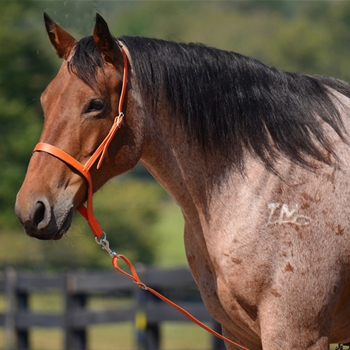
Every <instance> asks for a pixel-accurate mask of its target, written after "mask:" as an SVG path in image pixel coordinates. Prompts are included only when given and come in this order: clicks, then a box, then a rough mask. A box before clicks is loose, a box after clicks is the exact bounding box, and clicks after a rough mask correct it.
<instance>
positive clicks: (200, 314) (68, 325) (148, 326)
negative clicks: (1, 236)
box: [0, 268, 225, 350]
mask: <svg viewBox="0 0 350 350" xmlns="http://www.w3.org/2000/svg"><path fill="white" fill-rule="evenodd" d="M138 274H139V276H140V278H141V281H142V282H144V283H145V284H146V285H148V286H151V287H152V288H154V289H156V290H158V291H160V292H162V293H164V294H165V295H166V296H168V297H169V298H171V299H172V300H173V301H175V302H176V303H178V304H179V305H180V306H181V307H183V308H185V309H186V310H187V311H189V312H190V313H192V314H193V315H194V316H195V317H196V318H198V319H199V320H200V321H202V322H207V323H211V324H212V326H213V327H214V329H216V330H219V329H220V325H219V324H217V323H216V322H215V321H214V320H213V319H212V318H211V316H210V315H209V314H208V312H207V310H206V309H205V307H204V305H203V303H202V301H201V299H200V297H199V293H198V291H197V287H196V285H195V283H194V281H193V279H192V276H191V273H190V272H189V270H188V269H186V268H181V269H172V270H163V269H154V268H152V269H144V268H143V269H141V270H139V271H138ZM50 291H51V292H52V291H56V292H59V293H60V294H62V296H63V298H64V308H63V310H62V312H61V313H59V314H57V313H55V314H54V313H47V312H40V313H38V312H33V311H31V310H30V308H29V302H28V301H29V297H30V294H31V293H34V292H40V293H45V292H46V293H48V292H50ZM1 293H2V294H4V295H5V298H6V304H7V309H6V312H4V313H0V327H3V328H4V330H5V345H4V349H5V350H14V349H18V350H30V349H31V348H30V330H31V329H32V328H33V327H44V328H60V329H62V330H63V331H64V344H63V346H62V348H63V349H65V350H86V349H88V344H87V328H88V327H89V326H92V325H97V324H108V323H109V324H110V323H121V322H130V321H132V322H135V330H136V331H135V344H136V345H135V346H136V349H137V350H160V339H161V332H160V325H161V323H163V322H165V321H174V322H189V320H188V319H187V318H186V317H185V316H184V315H182V314H181V313H180V312H178V311H177V310H175V309H173V308H172V307H170V306H169V305H167V304H165V303H163V302H161V301H159V299H157V298H155V297H154V296H153V295H152V294H151V293H149V292H147V291H145V290H143V289H140V288H138V287H137V286H136V285H135V283H133V282H132V281H131V280H130V279H128V278H126V277H125V276H122V275H120V274H117V273H115V271H111V272H105V271H103V272H68V273H62V274H50V273H41V274H34V273H29V272H23V271H17V270H15V269H13V268H8V269H6V270H5V271H4V272H3V273H0V294H1ZM97 294H98V295H100V296H104V295H108V296H110V295H121V296H124V297H125V296H127V297H128V298H129V299H130V302H129V303H127V305H121V306H119V307H113V308H111V309H108V310H106V309H101V310H89V309H88V308H87V302H88V299H89V298H90V297H91V296H94V295H97ZM140 319H141V320H142V322H140ZM203 332H204V331H203ZM210 346H211V348H212V349H215V350H221V349H225V347H224V344H223V342H222V341H221V340H220V339H218V338H215V337H213V338H212V342H211V345H210Z"/></svg>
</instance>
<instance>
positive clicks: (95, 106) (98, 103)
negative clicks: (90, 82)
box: [85, 100, 104, 113]
mask: <svg viewBox="0 0 350 350" xmlns="http://www.w3.org/2000/svg"><path fill="white" fill-rule="evenodd" d="M103 107H104V103H103V101H102V100H92V101H91V102H90V104H89V106H88V107H87V108H86V111H85V113H92V112H99V111H101V110H102V109H103Z"/></svg>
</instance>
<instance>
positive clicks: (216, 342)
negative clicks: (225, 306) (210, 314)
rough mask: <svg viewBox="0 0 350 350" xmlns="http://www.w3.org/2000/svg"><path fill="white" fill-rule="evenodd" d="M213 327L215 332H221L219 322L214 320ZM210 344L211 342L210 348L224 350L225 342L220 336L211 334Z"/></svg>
mask: <svg viewBox="0 0 350 350" xmlns="http://www.w3.org/2000/svg"><path fill="white" fill-rule="evenodd" d="M213 329H214V331H215V332H218V333H220V334H222V330H221V324H220V323H219V322H217V321H215V320H214V323H213ZM211 344H212V345H211V348H212V350H226V346H225V342H224V341H223V340H221V339H220V338H218V337H216V336H215V335H213V337H212V342H211Z"/></svg>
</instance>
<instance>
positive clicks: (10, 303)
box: [5, 267, 17, 350]
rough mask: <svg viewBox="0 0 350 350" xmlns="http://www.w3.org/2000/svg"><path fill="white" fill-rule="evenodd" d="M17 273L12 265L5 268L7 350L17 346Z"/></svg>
mask: <svg viewBox="0 0 350 350" xmlns="http://www.w3.org/2000/svg"><path fill="white" fill-rule="evenodd" d="M16 280H17V275H16V271H15V269H14V268H12V267H8V268H6V270H5V293H6V304H7V305H6V316H5V350H13V349H15V348H16V337H15V328H16V324H15V322H16V300H15V299H16V298H15V289H16Z"/></svg>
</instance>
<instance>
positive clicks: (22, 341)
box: [16, 292, 30, 350]
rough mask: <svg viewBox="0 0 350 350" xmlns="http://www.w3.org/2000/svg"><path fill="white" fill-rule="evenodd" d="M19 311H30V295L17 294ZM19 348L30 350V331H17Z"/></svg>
mask: <svg viewBox="0 0 350 350" xmlns="http://www.w3.org/2000/svg"><path fill="white" fill-rule="evenodd" d="M16 297H17V310H18V311H28V293H26V292H17V293H16ZM17 348H18V350H28V349H29V348H30V347H29V331H28V329H27V328H26V329H17Z"/></svg>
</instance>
